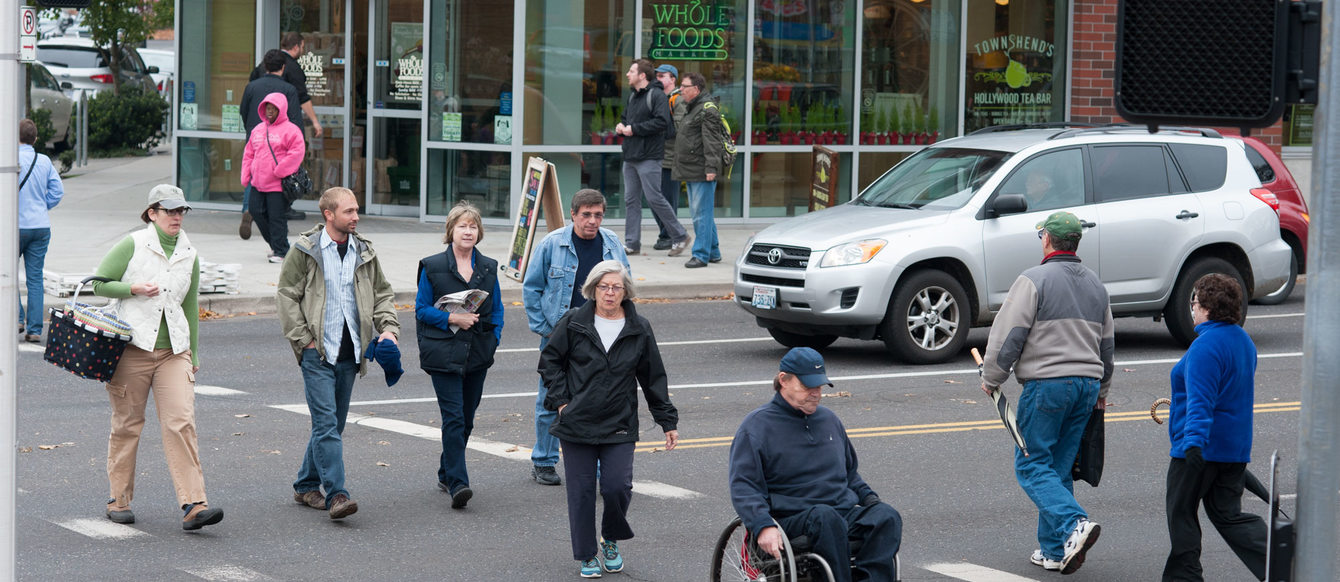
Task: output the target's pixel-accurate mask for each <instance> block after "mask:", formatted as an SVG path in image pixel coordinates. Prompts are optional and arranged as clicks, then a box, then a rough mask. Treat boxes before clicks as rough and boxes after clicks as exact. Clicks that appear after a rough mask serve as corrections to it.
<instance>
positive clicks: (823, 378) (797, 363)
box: [781, 348, 833, 388]
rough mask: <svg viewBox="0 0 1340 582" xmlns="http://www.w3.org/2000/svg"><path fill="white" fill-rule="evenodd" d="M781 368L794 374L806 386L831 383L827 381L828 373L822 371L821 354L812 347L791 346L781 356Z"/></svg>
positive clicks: (811, 386)
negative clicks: (789, 349)
mask: <svg viewBox="0 0 1340 582" xmlns="http://www.w3.org/2000/svg"><path fill="white" fill-rule="evenodd" d="M781 370H782V371H783V372H786V373H788V374H795V375H796V377H797V378H799V379H800V383H801V384H804V385H805V387H806V388H815V387H818V386H825V385H827V386H832V385H833V383H832V382H829V381H828V374H827V373H825V371H824V358H823V356H820V355H819V352H816V351H814V349H813V348H791V351H789V352H786V355H785V356H782V366H781Z"/></svg>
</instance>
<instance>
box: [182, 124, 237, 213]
mask: <svg viewBox="0 0 1340 582" xmlns="http://www.w3.org/2000/svg"><path fill="white" fill-rule="evenodd" d="M246 145H247V144H246V142H245V141H243V140H241V139H211V138H197V137H180V138H177V148H178V152H177V175H178V176H179V180H178V184H177V185H178V186H179V187H180V188H181V189H182V192H183V193H184V194H185V195H186V199H187V200H190V201H192V202H235V203H237V204H241V203H242V183H241V179H242V151H243V150H244V149H245V148H246Z"/></svg>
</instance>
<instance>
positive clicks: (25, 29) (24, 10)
mask: <svg viewBox="0 0 1340 582" xmlns="http://www.w3.org/2000/svg"><path fill="white" fill-rule="evenodd" d="M19 60H20V61H22V62H25V63H31V62H33V61H35V60H37V9H36V8H33V7H31V6H23V7H21V8H19Z"/></svg>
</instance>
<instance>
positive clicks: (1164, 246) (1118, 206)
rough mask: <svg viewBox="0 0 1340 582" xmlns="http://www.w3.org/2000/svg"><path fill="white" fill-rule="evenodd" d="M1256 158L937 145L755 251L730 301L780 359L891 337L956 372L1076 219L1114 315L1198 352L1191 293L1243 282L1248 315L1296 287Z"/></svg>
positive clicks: (1185, 147) (1048, 129)
mask: <svg viewBox="0 0 1340 582" xmlns="http://www.w3.org/2000/svg"><path fill="white" fill-rule="evenodd" d="M1244 147H1245V146H1244V145H1243V142H1242V141H1240V140H1236V139H1225V138H1223V137H1221V136H1220V135H1219V134H1218V133H1216V132H1214V131H1212V130H1204V129H1183V128H1175V129H1165V130H1164V131H1161V132H1158V133H1154V134H1151V133H1149V132H1147V131H1146V130H1145V129H1143V128H1137V127H1132V126H1104V127H1082V126H1075V125H1066V124H1044V125H1033V126H1009V127H995V128H988V129H985V130H982V131H978V132H976V133H973V134H970V135H967V136H963V137H959V138H955V139H950V140H946V141H943V142H939V143H937V144H935V145H933V146H931V147H927V148H925V149H923V150H921V151H918V152H917V153H915V154H913V155H911V156H909V157H908V158H907V159H905V160H903V161H902V162H901V163H899V164H897V165H896V166H894V167H893V168H892V169H890V170H889V171H888V172H886V173H885V174H884V175H883V176H881V177H880V178H879V179H877V180H876V181H875V182H874V183H872V184H871V185H870V186H869V187H867V188H866V189H865V190H863V191H862V192H861V194H860V195H859V196H857V197H856V198H855V199H854V200H852V201H851V202H848V203H846V204H841V205H838V206H835V207H833V208H830V209H827V210H823V211H820V212H815V213H811V214H807V215H804V216H800V217H796V218H794V219H791V220H787V221H785V222H781V223H778V224H774V225H772V226H769V227H768V228H766V229H764V230H763V231H761V232H759V233H758V234H757V235H755V236H754V237H753V238H751V239H750V240H749V242H748V243H746V252H744V253H742V254H741V256H740V258H739V259H738V260H737V262H736V265H735V301H736V302H737V303H738V304H739V305H740V306H741V307H742V308H744V309H745V310H746V311H748V312H750V313H751V314H753V315H754V316H755V318H756V319H757V321H758V325H759V326H761V327H764V328H766V329H767V330H768V331H769V333H771V335H772V337H773V338H774V339H776V340H777V341H778V342H780V343H782V344H783V345H786V346H809V347H816V348H822V347H825V346H827V345H829V344H831V343H832V342H833V341H835V340H836V339H837V338H838V337H851V338H858V339H865V340H882V341H883V342H884V344H885V346H886V348H887V349H888V351H889V352H890V353H891V354H892V355H893V356H894V357H895V358H897V359H899V360H901V361H904V362H908V363H918V364H928V363H938V362H944V361H947V360H949V359H950V358H952V357H954V356H955V355H956V354H957V353H958V352H959V351H960V350H961V349H962V347H963V345H964V343H965V342H966V340H967V336H968V330H969V328H971V327H973V326H986V325H990V324H991V321H992V319H993V318H994V317H995V314H996V312H997V311H999V310H1000V306H1001V303H1002V302H1003V301H1004V299H1005V295H1006V294H1007V293H1008V292H1009V289H1010V285H1011V284H1012V283H1014V280H1015V279H1016V278H1017V277H1018V276H1019V274H1020V273H1021V272H1023V271H1024V269H1027V268H1028V267H1031V266H1033V265H1036V264H1038V262H1039V261H1040V260H1041V258H1042V248H1041V245H1040V243H1038V239H1037V237H1036V236H1035V229H1036V224H1037V223H1039V222H1041V221H1042V220H1043V219H1044V218H1045V217H1046V216H1047V215H1049V214H1051V213H1052V212H1056V211H1059V210H1066V211H1069V212H1073V213H1075V214H1076V215H1077V216H1079V218H1080V219H1081V220H1082V221H1083V225H1084V238H1083V240H1082V241H1081V242H1080V246H1079V256H1080V258H1081V259H1083V261H1084V264H1085V265H1087V266H1088V267H1089V268H1090V269H1093V271H1094V272H1095V273H1097V274H1098V276H1099V277H1101V278H1102V280H1103V283H1104V284H1105V285H1106V286H1107V290H1108V293H1109V295H1110V297H1111V301H1112V314H1113V315H1114V316H1118V317H1120V316H1141V317H1153V318H1154V319H1155V320H1158V319H1163V320H1164V321H1165V323H1166V325H1167V327H1168V330H1169V331H1170V332H1171V333H1172V335H1173V337H1175V338H1176V339H1177V340H1179V341H1180V342H1182V343H1184V344H1188V343H1190V342H1191V340H1193V339H1195V337H1196V331H1195V327H1194V324H1193V323H1192V315H1191V307H1190V304H1191V293H1192V284H1193V283H1194V282H1195V281H1196V279H1198V278H1200V277H1201V276H1203V275H1205V274H1208V273H1224V274H1227V275H1229V276H1231V277H1233V278H1235V279H1237V280H1238V282H1239V283H1240V284H1241V285H1242V287H1243V289H1244V290H1245V291H1246V292H1245V293H1244V300H1243V303H1244V305H1243V309H1244V313H1245V310H1246V301H1247V300H1248V299H1253V298H1257V297H1263V296H1265V295H1268V294H1270V293H1271V292H1274V291H1276V290H1277V289H1279V288H1280V287H1281V286H1282V285H1283V284H1284V282H1285V280H1286V277H1287V276H1288V275H1289V271H1290V268H1289V262H1290V254H1291V251H1290V247H1289V245H1288V244H1286V243H1285V242H1284V241H1283V240H1281V239H1280V219H1279V216H1278V214H1277V210H1276V206H1272V204H1275V198H1274V196H1273V195H1272V194H1271V193H1270V191H1269V190H1267V189H1265V188H1263V187H1262V185H1261V181H1260V179H1258V177H1257V173H1256V172H1255V171H1254V170H1253V167H1252V164H1251V162H1249V160H1248V158H1247V154H1246V153H1245V151H1244Z"/></svg>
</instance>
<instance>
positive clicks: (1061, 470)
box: [1014, 376, 1098, 560]
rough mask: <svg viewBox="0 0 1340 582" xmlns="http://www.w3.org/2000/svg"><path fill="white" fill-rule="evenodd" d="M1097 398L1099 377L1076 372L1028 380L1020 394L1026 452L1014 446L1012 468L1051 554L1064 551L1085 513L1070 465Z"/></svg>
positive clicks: (1045, 550) (1040, 539) (1055, 557)
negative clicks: (1083, 376)
mask: <svg viewBox="0 0 1340 582" xmlns="http://www.w3.org/2000/svg"><path fill="white" fill-rule="evenodd" d="M1097 402H1098V379H1097V378H1080V377H1078V376H1069V377H1065V378H1046V379H1041V380H1028V381H1026V382H1024V393H1023V395H1022V396H1020V397H1019V412H1018V419H1019V432H1020V433H1021V434H1023V437H1024V442H1025V443H1026V444H1027V445H1028V453H1029V456H1027V457H1025V456H1024V454H1023V452H1022V451H1020V450H1019V449H1018V448H1017V447H1016V448H1015V450H1014V474H1015V477H1016V478H1018V479H1019V486H1020V487H1022V488H1023V489H1024V493H1027V494H1028V498H1029V499H1032V500H1033V504H1034V505H1037V506H1038V544H1039V545H1040V547H1041V548H1042V554H1043V555H1044V556H1046V557H1047V558H1048V559H1051V560H1060V559H1061V558H1062V557H1063V556H1064V555H1065V551H1064V549H1063V547H1064V545H1065V541H1066V538H1067V537H1069V535H1070V531H1071V530H1073V529H1074V528H1075V522H1076V521H1078V520H1080V519H1082V518H1087V517H1088V514H1087V513H1085V512H1084V508H1083V507H1080V505H1079V502H1078V501H1075V489H1074V485H1073V482H1072V479H1071V478H1070V469H1071V467H1072V466H1074V464H1075V455H1076V454H1078V453H1079V440H1080V436H1081V435H1082V434H1083V433H1084V426H1085V425H1086V424H1088V422H1089V415H1090V413H1091V412H1092V411H1093V407H1094V405H1095V404H1097Z"/></svg>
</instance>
